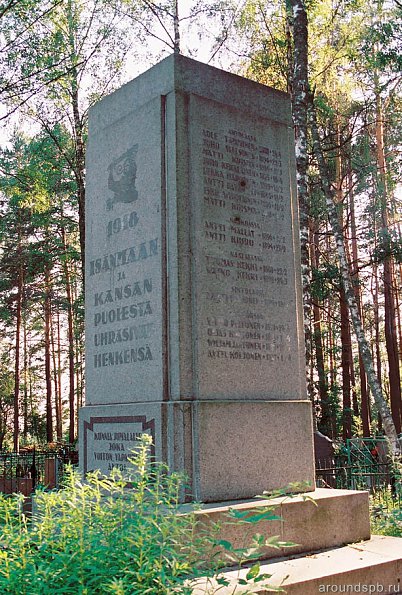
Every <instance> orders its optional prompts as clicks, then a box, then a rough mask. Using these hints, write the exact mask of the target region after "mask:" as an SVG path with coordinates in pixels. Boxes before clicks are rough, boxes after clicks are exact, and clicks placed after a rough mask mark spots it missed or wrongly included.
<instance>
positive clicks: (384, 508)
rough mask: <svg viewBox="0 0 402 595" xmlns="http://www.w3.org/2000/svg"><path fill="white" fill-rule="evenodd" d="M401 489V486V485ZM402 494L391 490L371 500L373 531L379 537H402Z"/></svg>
mask: <svg viewBox="0 0 402 595" xmlns="http://www.w3.org/2000/svg"><path fill="white" fill-rule="evenodd" d="M399 488H400V485H399ZM401 496H402V494H401V493H400V492H399V494H398V491H397V493H394V494H391V492H390V491H389V490H387V491H384V492H380V493H379V494H377V495H376V496H375V497H372V498H371V503H370V517H371V531H372V533H374V534H377V535H391V536H393V537H402V500H401Z"/></svg>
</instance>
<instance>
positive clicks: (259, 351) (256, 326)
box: [200, 126, 292, 363]
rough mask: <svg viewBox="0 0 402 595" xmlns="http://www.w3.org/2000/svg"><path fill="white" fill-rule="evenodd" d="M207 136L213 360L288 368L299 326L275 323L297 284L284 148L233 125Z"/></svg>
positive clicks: (208, 335) (206, 324)
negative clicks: (288, 227) (291, 267)
mask: <svg viewBox="0 0 402 595" xmlns="http://www.w3.org/2000/svg"><path fill="white" fill-rule="evenodd" d="M200 136H201V138H202V165H203V169H202V171H203V209H202V213H203V227H204V229H203V234H204V267H205V268H204V270H205V272H206V274H207V278H209V279H211V283H210V284H209V287H208V290H207V291H204V292H203V299H204V300H206V303H207V304H208V306H206V308H205V310H204V312H205V313H206V314H205V319H204V321H203V328H204V332H203V337H202V340H203V344H204V349H205V351H206V353H207V357H208V358H209V359H211V360H215V359H218V360H227V361H230V360H243V361H246V360H248V361H258V362H261V361H266V362H272V363H276V362H287V363H288V362H290V361H291V360H292V352H291V349H290V343H291V341H290V336H291V335H292V329H291V327H290V325H289V324H288V323H277V324H275V323H273V322H272V321H273V320H281V319H282V316H283V312H284V309H285V307H286V301H285V299H283V296H282V295H281V292H283V290H284V288H286V287H287V286H288V285H289V283H290V270H289V260H288V258H289V256H288V255H289V252H291V247H289V241H290V236H289V231H287V232H286V233H285V227H284V225H285V223H284V222H285V217H288V220H290V213H289V212H287V211H286V209H287V208H288V207H287V205H286V200H287V197H286V196H285V192H284V181H283V167H284V166H283V163H282V154H281V150H280V148H278V147H277V146H275V145H274V144H272V145H269V143H267V142H266V140H262V139H261V138H259V137H258V133H253V132H248V131H246V130H239V129H237V128H232V127H230V126H228V128H227V129H226V130H224V129H219V130H218V129H216V130H212V129H211V128H209V127H204V128H201V129H200ZM223 305H224V306H226V307H227V308H228V310H227V311H228V315H227V316H221V315H220V313H221V312H222V308H221V307H222V306H223ZM214 308H216V315H212V314H213V313H214ZM211 313H212V314H211Z"/></svg>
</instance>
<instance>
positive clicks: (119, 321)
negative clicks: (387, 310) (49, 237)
mask: <svg viewBox="0 0 402 595" xmlns="http://www.w3.org/2000/svg"><path fill="white" fill-rule="evenodd" d="M86 167H87V203H86V204H87V206H86V228H87V231H86V405H85V407H83V408H82V410H81V416H80V438H79V442H80V461H81V465H82V467H83V470H84V472H88V471H90V470H92V469H97V468H98V469H100V470H101V471H102V472H105V473H108V472H110V470H111V469H113V467H115V466H118V467H119V468H121V469H122V470H124V469H125V468H126V466H127V457H128V456H129V455H130V450H131V449H132V448H133V447H134V446H135V444H136V442H137V440H138V437H139V436H140V435H141V434H142V433H144V432H147V433H149V434H151V435H152V438H153V443H154V456H155V457H156V458H157V459H159V460H163V461H165V462H167V463H168V464H169V466H170V468H171V469H174V470H183V471H185V472H186V473H187V475H188V477H189V478H190V489H189V493H188V495H187V497H188V498H190V499H198V500H202V501H205V502H207V501H219V500H228V499H236V498H247V497H252V496H254V495H256V494H258V493H261V492H262V491H263V490H274V489H277V488H283V487H284V486H286V485H288V484H290V483H293V482H304V481H308V482H310V489H314V456H313V439H312V421H311V403H310V402H309V401H308V400H307V398H306V390H305V380H304V348H303V332H302V314H301V286H300V265H299V261H300V255H299V239H298V215H297V202H296V191H295V179H294V172H295V164H294V136H293V128H292V121H291V111H290V101H289V97H288V96H287V95H286V94H284V93H282V92H279V91H276V90H273V89H271V88H268V87H266V86H263V85H260V84H257V83H255V82H252V81H249V80H246V79H244V78H241V77H239V76H236V75H233V74H230V73H227V72H224V71H221V70H218V69H216V68H213V67H211V66H207V65H204V64H201V63H199V62H195V61H193V60H190V59H188V58H185V57H183V56H179V55H172V56H170V57H168V58H166V59H165V60H163V61H162V62H161V63H159V64H157V65H156V66H155V67H153V68H151V69H150V70H148V71H147V72H145V73H144V74H143V75H141V76H139V77H138V78H136V79H135V80H133V81H132V82H130V83H128V84H126V85H125V86H123V87H122V88H121V89H119V90H118V91H116V92H115V93H113V94H112V95H110V96H108V97H106V98H105V99H103V100H102V101H100V102H99V103H98V104H97V105H96V106H95V107H94V108H92V110H91V112H90V121H89V143H88V151H87V166H86ZM299 489H300V490H302V489H303V488H302V487H300V488H299Z"/></svg>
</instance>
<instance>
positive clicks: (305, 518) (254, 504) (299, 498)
mask: <svg viewBox="0 0 402 595" xmlns="http://www.w3.org/2000/svg"><path fill="white" fill-rule="evenodd" d="M266 506H270V507H274V508H275V511H274V513H275V515H277V516H279V517H281V520H273V521H269V520H262V521H260V522H258V523H257V524H248V525H246V524H240V523H237V522H236V523H228V522H227V521H228V517H227V513H228V511H229V509H232V510H235V511H241V512H245V511H250V514H252V513H258V511H259V510H260V509H262V508H264V507H266ZM189 508H190V507H189V506H188V505H185V506H184V507H183V510H189ZM195 514H196V515H197V516H198V517H199V521H200V524H201V526H202V527H203V529H205V530H208V524H210V526H211V527H212V525H213V524H214V523H222V526H221V528H220V531H219V538H220V539H224V540H226V541H229V542H230V543H231V544H232V545H233V546H234V547H244V546H245V545H248V544H249V543H250V539H251V537H252V536H253V535H254V534H256V533H260V534H262V535H265V536H266V537H268V536H272V535H277V536H278V537H279V539H280V540H281V541H291V542H293V543H295V544H298V545H295V546H292V547H286V548H283V549H282V550H280V552H278V550H277V549H272V548H270V549H266V550H264V551H263V552H262V556H261V557H263V558H264V559H265V558H272V557H278V555H284V556H289V555H296V554H300V553H303V552H309V551H318V550H322V549H325V548H330V547H336V546H340V545H344V544H346V543H354V542H357V541H363V540H367V539H370V520H369V499H368V493H367V492H357V491H352V490H330V489H325V488H318V489H316V490H315V491H314V492H307V493H305V494H299V495H293V496H281V497H279V498H274V499H269V500H262V499H258V500H257V499H255V500H245V501H241V502H239V501H236V502H232V503H230V502H225V503H224V504H206V505H203V507H202V508H201V510H198V511H196V513H195ZM401 591H402V587H401Z"/></svg>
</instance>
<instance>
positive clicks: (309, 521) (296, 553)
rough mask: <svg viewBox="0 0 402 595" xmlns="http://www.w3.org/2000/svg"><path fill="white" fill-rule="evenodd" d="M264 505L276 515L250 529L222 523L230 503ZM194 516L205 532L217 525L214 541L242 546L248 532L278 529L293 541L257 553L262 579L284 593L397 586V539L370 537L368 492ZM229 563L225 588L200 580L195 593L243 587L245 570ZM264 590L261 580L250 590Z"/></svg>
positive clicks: (392, 589)
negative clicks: (281, 589)
mask: <svg viewBox="0 0 402 595" xmlns="http://www.w3.org/2000/svg"><path fill="white" fill-rule="evenodd" d="M265 506H275V514H277V515H278V516H279V517H281V520H275V521H268V520H262V521H260V522H258V523H256V524H253V525H252V526H251V529H250V528H249V527H245V525H244V524H243V525H242V524H236V523H233V522H231V523H225V518H227V517H226V515H227V512H228V510H229V509H234V510H235V511H241V512H243V513H244V512H246V511H250V513H255V512H258V509H259V508H264V507H265ZM187 508H188V505H187ZM184 510H186V508H184ZM195 514H196V515H197V517H198V520H199V524H200V530H203V531H205V530H208V525H209V524H215V523H219V524H221V531H220V534H219V539H223V540H226V541H228V542H230V543H231V544H232V546H233V547H234V548H236V547H238V548H244V547H245V546H246V545H247V541H245V533H246V531H248V532H249V534H250V535H254V534H256V533H259V534H261V535H264V536H266V537H267V538H268V537H270V536H273V535H276V536H278V538H279V539H280V540H281V541H292V542H293V543H296V544H297V545H294V546H291V547H287V548H282V549H281V550H277V549H273V548H266V549H265V550H263V551H262V552H261V557H260V558H261V568H260V572H261V573H264V574H268V575H271V578H270V579H269V580H267V583H268V584H269V585H270V586H272V587H276V588H279V587H281V588H283V590H284V591H285V592H286V593H287V594H288V595H318V594H319V593H371V594H373V595H379V594H383V593H385V594H387V595H390V594H393V593H400V592H401V591H402V539H400V538H397V537H384V536H376V535H374V536H370V519H369V500H368V493H367V492H356V491H353V490H331V489H316V490H315V491H314V492H308V493H306V494H303V495H302V496H300V495H299V496H284V497H280V498H274V499H270V500H248V501H242V502H230V503H225V504H215V505H214V504H210V505H205V506H203V508H202V509H201V510H196V511H195ZM222 555H224V554H222ZM228 567H229V568H228V569H227V570H226V571H225V572H223V575H224V577H225V578H226V579H227V580H229V581H230V586H228V587H223V586H221V585H218V584H217V583H216V582H215V581H213V580H212V581H211V580H208V582H207V581H203V580H200V581H197V584H196V585H195V586H194V590H193V595H208V594H209V593H211V594H212V593H215V589H217V588H218V587H219V590H218V591H217V592H218V593H220V594H222V595H231V594H232V593H233V592H236V593H239V595H240V594H241V593H243V592H247V589H248V588H250V585H249V586H248V587H246V586H244V587H242V586H241V585H238V584H237V581H238V579H245V578H246V575H247V572H248V568H244V569H242V570H241V571H240V572H239V571H238V570H234V569H231V568H230V562H229V561H228ZM348 585H349V586H348ZM235 586H236V590H235V591H234V587H235ZM254 588H256V587H254ZM269 592H272V591H269V590H268V589H267V588H266V587H263V586H260V587H257V588H256V590H253V593H259V594H261V595H262V594H263V593H269Z"/></svg>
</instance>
